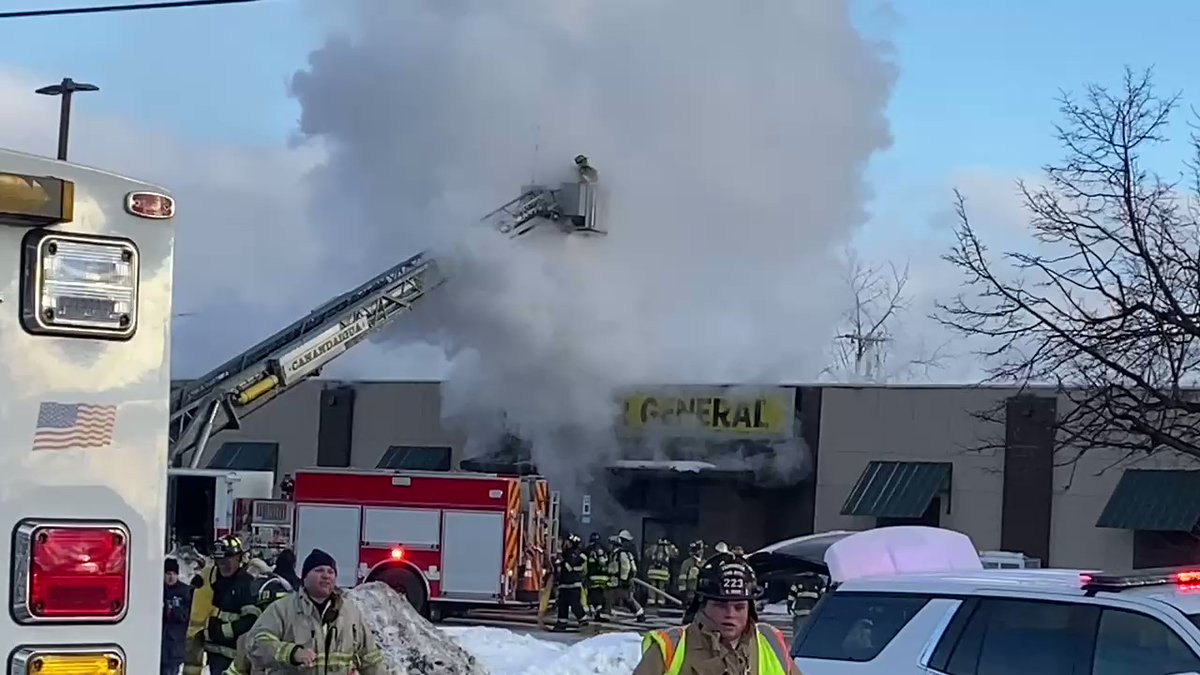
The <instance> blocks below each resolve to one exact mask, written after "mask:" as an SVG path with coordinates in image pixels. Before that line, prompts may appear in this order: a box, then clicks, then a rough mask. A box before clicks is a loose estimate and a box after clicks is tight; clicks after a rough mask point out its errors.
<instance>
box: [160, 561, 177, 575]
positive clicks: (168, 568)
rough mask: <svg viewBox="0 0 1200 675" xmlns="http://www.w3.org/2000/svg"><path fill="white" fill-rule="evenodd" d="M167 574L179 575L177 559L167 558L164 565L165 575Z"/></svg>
mask: <svg viewBox="0 0 1200 675" xmlns="http://www.w3.org/2000/svg"><path fill="white" fill-rule="evenodd" d="M167 572H174V573H175V574H179V561H178V560H176V559H175V558H167V561H166V562H165V563H163V573H164V574H165V573H167Z"/></svg>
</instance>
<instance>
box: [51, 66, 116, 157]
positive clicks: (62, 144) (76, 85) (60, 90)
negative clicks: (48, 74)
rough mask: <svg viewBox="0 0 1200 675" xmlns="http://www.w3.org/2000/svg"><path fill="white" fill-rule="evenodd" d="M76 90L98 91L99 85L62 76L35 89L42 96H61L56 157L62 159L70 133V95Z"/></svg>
mask: <svg viewBox="0 0 1200 675" xmlns="http://www.w3.org/2000/svg"><path fill="white" fill-rule="evenodd" d="M77 91H100V87H97V86H96V85H94V84H88V83H86V82H76V81H75V80H72V79H71V78H69V77H64V78H63V81H62V82H60V83H58V84H52V85H50V86H48V87H42V88H41V89H38V90H37V93H39V94H42V95H44V96H61V97H62V105H61V106H60V107H59V112H58V158H59V159H60V160H63V161H66V159H67V138H68V137H69V136H70V135H71V97H72V96H73V95H74V94H75V92H77Z"/></svg>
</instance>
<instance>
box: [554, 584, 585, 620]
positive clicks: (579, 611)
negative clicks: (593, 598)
mask: <svg viewBox="0 0 1200 675" xmlns="http://www.w3.org/2000/svg"><path fill="white" fill-rule="evenodd" d="M582 596H583V589H582V588H580V587H579V586H568V587H566V588H563V587H561V586H560V587H559V589H558V622H559V623H560V624H562V623H566V622H567V619H568V618H570V616H569V615H570V614H574V615H575V618H576V619H578V620H579V621H584V620H585V618H586V617H585V615H584V613H583V604H582V603H581V602H580V601H581V599H582Z"/></svg>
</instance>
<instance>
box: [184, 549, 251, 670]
mask: <svg viewBox="0 0 1200 675" xmlns="http://www.w3.org/2000/svg"><path fill="white" fill-rule="evenodd" d="M212 554H213V560H214V561H215V562H214V563H213V565H212V566H211V567H209V568H208V569H207V570H205V571H204V572H203V573H201V575H200V577H199V583H198V585H197V588H196V592H195V595H194V597H193V601H192V612H191V621H190V622H189V626H188V628H189V631H190V633H191V635H192V636H193V637H194V638H195V639H197V640H199V641H202V642H203V644H204V654H205V656H206V657H207V658H208V670H209V673H210V675H220V674H221V673H224V672H225V670H226V669H227V668H229V666H230V664H232V663H233V661H234V659H236V658H237V646H238V638H240V637H241V636H242V635H245V634H246V633H247V632H249V631H250V628H251V627H252V626H253V625H254V622H255V621H257V620H258V617H259V616H260V615H261V614H262V609H261V608H260V607H259V605H258V592H257V591H258V583H257V581H256V580H255V578H254V576H253V575H252V574H250V572H249V571H247V570H246V567H245V565H243V564H242V561H243V559H244V557H245V549H244V548H243V547H242V541H241V540H240V539H238V538H237V537H235V536H232V535H226V536H224V537H221V538H220V539H218V540H217V541H216V542H214V543H213V547H212ZM193 654H194V652H193V651H192V650H189V657H190V658H189V661H188V662H187V663H186V664H185V665H184V671H183V675H200V674H201V673H202V672H203V667H202V664H198V663H196V662H195V658H194V657H193V656H192V655H193Z"/></svg>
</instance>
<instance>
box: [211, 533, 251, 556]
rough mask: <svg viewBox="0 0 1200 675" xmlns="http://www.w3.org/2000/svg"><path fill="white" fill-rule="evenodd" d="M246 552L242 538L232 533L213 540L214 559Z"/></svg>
mask: <svg viewBox="0 0 1200 675" xmlns="http://www.w3.org/2000/svg"><path fill="white" fill-rule="evenodd" d="M245 552H246V550H245V549H244V548H243V547H242V540H241V539H238V538H237V537H235V536H233V535H232V534H227V535H225V536H223V537H219V538H218V539H217V540H216V541H214V542H213V546H212V557H213V559H214V560H224V559H226V558H236V557H238V556H240V555H242V554H243V553H245Z"/></svg>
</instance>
